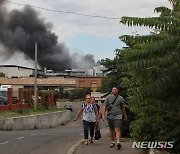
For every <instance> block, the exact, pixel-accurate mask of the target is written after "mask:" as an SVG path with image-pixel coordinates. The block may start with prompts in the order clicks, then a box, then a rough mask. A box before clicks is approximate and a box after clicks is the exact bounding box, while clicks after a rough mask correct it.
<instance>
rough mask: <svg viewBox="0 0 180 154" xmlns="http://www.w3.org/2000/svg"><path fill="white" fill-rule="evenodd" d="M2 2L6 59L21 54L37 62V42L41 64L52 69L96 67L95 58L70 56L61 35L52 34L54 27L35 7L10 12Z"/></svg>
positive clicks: (1, 34)
mask: <svg viewBox="0 0 180 154" xmlns="http://www.w3.org/2000/svg"><path fill="white" fill-rule="evenodd" d="M3 2H4V1H3V0H0V22H1V23H0V43H2V44H3V45H4V46H5V47H6V52H5V57H12V56H13V55H14V53H16V52H17V51H19V52H22V53H24V54H25V55H26V56H27V57H28V58H29V59H31V60H34V46H35V42H37V44H38V64H39V65H40V66H41V67H42V68H43V67H46V68H47V69H52V70H65V69H69V68H89V67H92V66H93V65H94V64H95V60H94V56H93V55H89V54H88V55H84V56H82V55H80V54H73V55H71V54H70V53H69V49H68V48H67V47H66V46H65V44H63V43H58V36H57V35H56V34H55V33H53V32H52V30H51V28H52V24H50V23H48V22H46V21H45V20H44V19H43V18H41V17H40V15H39V13H38V12H37V11H35V10H34V9H32V8H29V7H24V9H23V10H12V11H11V12H8V11H7V10H6V7H5V4H4V3H3Z"/></svg>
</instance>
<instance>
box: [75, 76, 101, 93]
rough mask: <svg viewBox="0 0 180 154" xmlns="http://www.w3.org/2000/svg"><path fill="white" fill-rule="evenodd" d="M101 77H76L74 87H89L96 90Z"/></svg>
mask: <svg viewBox="0 0 180 154" xmlns="http://www.w3.org/2000/svg"><path fill="white" fill-rule="evenodd" d="M102 79H103V78H101V77H77V78H76V88H91V90H92V91H94V92H95V91H97V90H98V88H100V87H101V83H102Z"/></svg>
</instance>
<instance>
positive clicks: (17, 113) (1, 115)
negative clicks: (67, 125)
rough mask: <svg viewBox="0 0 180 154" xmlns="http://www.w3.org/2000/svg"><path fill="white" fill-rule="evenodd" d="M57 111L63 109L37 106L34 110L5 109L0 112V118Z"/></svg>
mask: <svg viewBox="0 0 180 154" xmlns="http://www.w3.org/2000/svg"><path fill="white" fill-rule="evenodd" d="M57 111H64V109H62V108H49V109H46V108H43V107H41V108H37V109H36V110H35V109H33V108H28V109H18V110H15V111H7V112H0V120H3V119H7V118H11V117H20V116H27V115H35V114H43V113H50V112H57Z"/></svg>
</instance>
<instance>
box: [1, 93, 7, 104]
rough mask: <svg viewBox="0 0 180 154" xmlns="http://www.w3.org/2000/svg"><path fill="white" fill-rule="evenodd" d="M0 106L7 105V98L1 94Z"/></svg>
mask: <svg viewBox="0 0 180 154" xmlns="http://www.w3.org/2000/svg"><path fill="white" fill-rule="evenodd" d="M0 105H7V97H4V96H3V95H2V94H1V93H0Z"/></svg>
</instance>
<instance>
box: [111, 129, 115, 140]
mask: <svg viewBox="0 0 180 154" xmlns="http://www.w3.org/2000/svg"><path fill="white" fill-rule="evenodd" d="M114 133H115V132H114V130H110V137H111V141H112V142H114Z"/></svg>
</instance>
